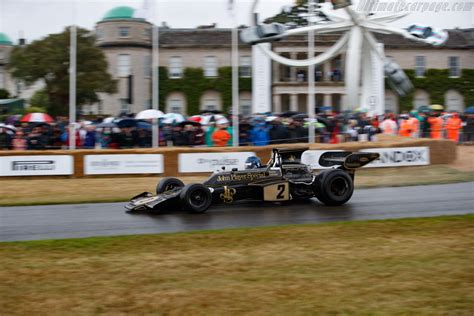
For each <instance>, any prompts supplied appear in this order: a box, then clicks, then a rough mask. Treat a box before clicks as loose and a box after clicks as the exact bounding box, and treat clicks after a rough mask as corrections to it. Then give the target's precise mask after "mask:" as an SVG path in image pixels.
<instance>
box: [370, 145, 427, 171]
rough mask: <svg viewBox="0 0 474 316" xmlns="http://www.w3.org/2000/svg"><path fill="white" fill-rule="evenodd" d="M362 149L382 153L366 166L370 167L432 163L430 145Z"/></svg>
mask: <svg viewBox="0 0 474 316" xmlns="http://www.w3.org/2000/svg"><path fill="white" fill-rule="evenodd" d="M361 151H364V152H372V153H379V154H380V158H379V159H377V160H375V161H373V162H371V163H369V164H368V165H367V166H365V167H368V168H380V167H405V166H425V165H429V164H430V148H429V147H399V148H371V149H363V150H361Z"/></svg>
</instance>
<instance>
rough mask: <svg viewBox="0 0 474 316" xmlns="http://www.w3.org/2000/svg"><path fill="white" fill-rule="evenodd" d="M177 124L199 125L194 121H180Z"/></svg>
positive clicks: (182, 125)
mask: <svg viewBox="0 0 474 316" xmlns="http://www.w3.org/2000/svg"><path fill="white" fill-rule="evenodd" d="M178 125H179V126H181V127H184V126H185V125H193V126H201V123H199V122H195V121H182V122H180V123H179V124H178Z"/></svg>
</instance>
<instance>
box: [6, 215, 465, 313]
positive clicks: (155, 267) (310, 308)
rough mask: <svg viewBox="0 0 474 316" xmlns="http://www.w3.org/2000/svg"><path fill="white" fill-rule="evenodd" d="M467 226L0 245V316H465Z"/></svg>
mask: <svg viewBox="0 0 474 316" xmlns="http://www.w3.org/2000/svg"><path fill="white" fill-rule="evenodd" d="M473 233H474V216H472V215H468V216H455V217H439V218H428V219H403V220H390V221H372V222H352V223H336V224H324V225H298V226H285V227H271V228H257V229H234V230H226V231H209V232H194V233H179V234H163V235H145V236H126V237H101V238H85V239H70V240H49V241H32V242H14V243H2V244H0V266H1V267H2V268H1V269H0V279H1V280H2V282H1V283H0V291H1V293H2V295H1V298H0V313H1V314H8V315H23V314H53V315H54V314H58V315H62V314H65V313H69V314H94V313H107V314H113V315H115V314H128V313H133V314H158V315H169V314H172V315H222V314H229V315H237V314H250V315H308V314H321V315H332V314H361V315H372V314H382V315H385V314H409V315H447V314H450V315H472V311H473V310H474V294H473V293H474V268H473V266H472V262H474V252H473V251H472V249H473V246H474V243H473V240H472V236H473Z"/></svg>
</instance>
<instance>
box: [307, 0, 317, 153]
mask: <svg viewBox="0 0 474 316" xmlns="http://www.w3.org/2000/svg"><path fill="white" fill-rule="evenodd" d="M313 18H314V1H313V0H309V1H308V25H309V26H311V25H313V24H314V22H313ZM313 57H314V30H311V31H309V32H308V59H309V58H313ZM314 69H315V67H314V65H310V66H308V109H307V111H308V120H309V127H308V142H309V143H310V144H313V143H314V141H315V133H314V122H313V121H314V119H315V116H316V114H315V111H314V108H315V103H316V102H315V94H316V89H315V78H314Z"/></svg>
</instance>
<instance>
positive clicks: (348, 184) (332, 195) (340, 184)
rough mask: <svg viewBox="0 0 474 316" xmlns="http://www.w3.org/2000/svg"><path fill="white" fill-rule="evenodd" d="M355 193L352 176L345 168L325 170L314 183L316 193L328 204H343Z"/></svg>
mask: <svg viewBox="0 0 474 316" xmlns="http://www.w3.org/2000/svg"><path fill="white" fill-rule="evenodd" d="M353 193H354V183H353V181H352V178H351V176H350V175H349V174H348V173H347V172H345V171H343V170H339V169H332V170H325V171H323V172H321V173H320V174H319V175H318V176H317V178H316V180H315V183H314V195H315V196H316V197H317V198H318V200H320V201H321V202H322V203H324V204H326V205H330V206H337V205H342V204H344V203H346V202H347V201H349V200H350V198H351V197H352V194H353Z"/></svg>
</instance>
